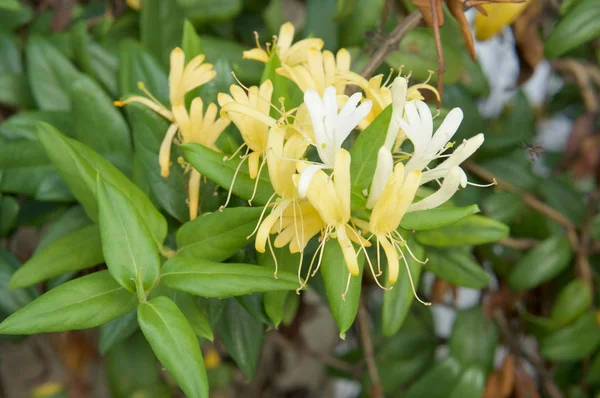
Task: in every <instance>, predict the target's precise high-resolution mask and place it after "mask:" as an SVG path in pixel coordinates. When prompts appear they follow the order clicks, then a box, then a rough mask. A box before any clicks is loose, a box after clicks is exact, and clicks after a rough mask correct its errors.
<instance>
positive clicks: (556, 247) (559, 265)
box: [508, 236, 571, 290]
mask: <svg viewBox="0 0 600 398" xmlns="http://www.w3.org/2000/svg"><path fill="white" fill-rule="evenodd" d="M570 262H571V245H570V243H569V240H568V239H567V238H566V237H565V236H554V237H552V238H550V239H547V240H545V241H544V242H543V243H542V244H540V245H539V246H537V247H535V248H534V249H532V250H531V251H530V252H529V253H527V255H525V256H524V257H523V258H522V259H521V260H520V261H519V262H518V263H517V265H516V266H515V268H514V269H513V270H512V272H511V273H510V275H509V277H508V284H509V285H510V287H512V288H513V289H516V290H525V289H532V288H534V287H536V286H539V285H541V284H542V283H544V282H546V281H548V280H550V279H552V278H554V277H555V276H556V275H558V274H559V273H560V272H561V271H562V270H564V269H565V268H566V267H567V266H568V265H569V263H570Z"/></svg>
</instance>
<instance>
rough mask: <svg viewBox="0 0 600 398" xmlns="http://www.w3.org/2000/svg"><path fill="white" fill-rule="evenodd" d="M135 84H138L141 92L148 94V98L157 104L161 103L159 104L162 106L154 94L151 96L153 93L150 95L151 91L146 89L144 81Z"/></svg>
mask: <svg viewBox="0 0 600 398" xmlns="http://www.w3.org/2000/svg"><path fill="white" fill-rule="evenodd" d="M137 86H138V88H139V89H140V90H142V92H143V93H144V94H146V95H147V96H148V98H150V99H151V100H152V101H154V102H156V103H157V104H159V105H161V106H162V103H161V102H160V101H159V100H158V99H157V98H156V97H155V96H153V95H152V93H151V92H150V91H148V90H147V89H146V85H145V84H144V82H138V84H137Z"/></svg>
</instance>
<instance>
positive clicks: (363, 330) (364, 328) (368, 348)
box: [358, 298, 383, 398]
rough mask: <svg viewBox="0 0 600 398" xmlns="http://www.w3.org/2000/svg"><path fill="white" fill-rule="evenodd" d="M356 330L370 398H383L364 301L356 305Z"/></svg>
mask: <svg viewBox="0 0 600 398" xmlns="http://www.w3.org/2000/svg"><path fill="white" fill-rule="evenodd" d="M358 328H359V329H360V341H361V343H362V347H363V352H364V354H365V361H366V363H367V369H368V371H369V377H370V379H371V397H372V398H383V388H382V387H381V380H380V379H379V372H378V371H377V364H376V363H375V354H374V352H373V341H372V340H371V331H370V329H369V314H368V312H367V307H366V306H365V303H364V301H363V300H362V298H361V300H360V303H359V305H358Z"/></svg>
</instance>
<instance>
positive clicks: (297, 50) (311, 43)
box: [243, 22, 323, 66]
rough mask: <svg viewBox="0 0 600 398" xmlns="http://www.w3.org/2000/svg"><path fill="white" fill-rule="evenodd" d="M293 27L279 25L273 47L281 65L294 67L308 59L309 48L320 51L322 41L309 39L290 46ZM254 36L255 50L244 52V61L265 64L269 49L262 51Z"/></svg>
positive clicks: (288, 24)
mask: <svg viewBox="0 0 600 398" xmlns="http://www.w3.org/2000/svg"><path fill="white" fill-rule="evenodd" d="M294 31H295V29H294V25H292V24H291V23H289V22H286V23H284V24H283V25H281V28H280V29H279V36H275V37H274V38H273V47H274V48H275V50H276V51H277V55H278V56H279V60H280V62H281V64H282V65H284V64H285V65H289V66H295V65H298V64H301V63H304V62H306V59H307V57H308V50H309V49H310V48H316V49H318V50H320V49H321V48H323V40H322V39H316V38H309V39H304V40H300V41H299V42H297V43H296V44H292V41H293V40H294ZM255 36H256V48H253V49H252V50H248V51H244V53H243V57H244V59H253V60H255V61H260V62H264V63H267V62H269V58H270V56H271V51H272V50H271V48H270V46H269V45H267V49H266V50H263V49H262V47H261V45H260V43H259V42H258V34H256V33H255Z"/></svg>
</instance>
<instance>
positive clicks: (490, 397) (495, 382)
mask: <svg viewBox="0 0 600 398" xmlns="http://www.w3.org/2000/svg"><path fill="white" fill-rule="evenodd" d="M483 398H502V395H500V373H499V372H493V373H492V374H490V376H489V377H488V379H487V382H486V383H485V390H484V391H483Z"/></svg>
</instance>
